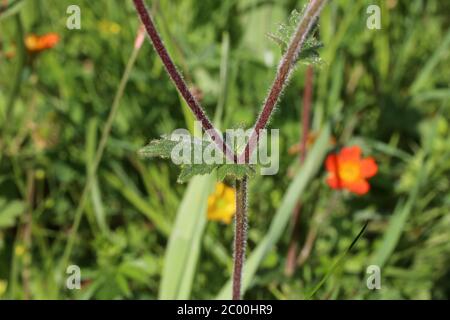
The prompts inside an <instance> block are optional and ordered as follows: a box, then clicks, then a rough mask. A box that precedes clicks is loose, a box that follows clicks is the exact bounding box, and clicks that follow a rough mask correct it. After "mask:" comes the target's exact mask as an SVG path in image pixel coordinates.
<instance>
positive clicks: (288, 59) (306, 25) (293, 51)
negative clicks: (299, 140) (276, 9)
mask: <svg viewBox="0 0 450 320" xmlns="http://www.w3.org/2000/svg"><path fill="white" fill-rule="evenodd" d="M326 2H327V0H311V1H310V2H309V4H308V6H307V8H306V10H305V13H304V14H303V17H302V19H301V20H300V22H299V24H298V26H297V28H296V31H295V32H294V34H293V36H292V38H291V41H290V43H289V46H288V48H287V50H286V52H285V54H284V55H283V57H282V59H281V62H280V64H279V66H278V69H277V74H276V76H275V80H274V82H273V84H272V87H271V88H270V90H269V94H268V95H267V97H266V99H265V100H264V105H263V108H262V111H261V113H260V114H259V116H258V119H257V120H256V123H255V125H254V127H253V132H252V135H251V137H250V139H249V141H248V143H247V145H246V147H245V149H244V151H243V152H242V153H241V154H240V155H239V157H238V159H239V161H247V159H250V156H251V154H252V152H253V151H254V149H255V147H256V145H257V143H258V138H259V131H260V130H262V129H264V128H265V127H266V125H267V123H268V121H269V120H270V118H271V115H272V113H273V111H274V108H275V106H276V105H277V103H278V100H279V98H280V96H281V93H282V92H283V90H284V88H285V87H286V84H287V83H288V79H289V78H290V76H291V74H292V71H293V69H294V65H295V62H296V61H297V58H298V56H299V54H300V52H301V49H302V47H303V44H304V43H305V41H306V38H307V37H308V34H309V32H310V31H311V29H312V26H313V25H314V23H315V22H316V20H317V18H318V16H319V14H320V12H321V11H322V8H323V6H324V5H325V3H326Z"/></svg>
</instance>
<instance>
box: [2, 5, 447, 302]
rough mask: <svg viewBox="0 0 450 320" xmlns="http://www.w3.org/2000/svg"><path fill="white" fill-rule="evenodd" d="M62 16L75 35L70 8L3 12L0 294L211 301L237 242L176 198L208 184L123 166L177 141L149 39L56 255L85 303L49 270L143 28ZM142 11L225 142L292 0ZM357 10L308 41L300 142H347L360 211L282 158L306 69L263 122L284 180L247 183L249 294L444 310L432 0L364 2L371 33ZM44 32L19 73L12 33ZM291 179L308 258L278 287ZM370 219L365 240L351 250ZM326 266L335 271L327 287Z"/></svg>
mask: <svg viewBox="0 0 450 320" xmlns="http://www.w3.org/2000/svg"><path fill="white" fill-rule="evenodd" d="M9 2H12V3H15V2H14V1H9ZM75 2H76V3H77V4H78V5H79V6H80V7H81V10H82V11H81V12H82V29H81V30H68V29H66V26H65V20H66V17H67V15H66V8H67V7H68V6H69V5H71V4H73V1H68V0H67V1H66V0H61V1H27V0H24V1H17V4H19V5H18V6H16V5H15V6H14V10H13V11H11V12H9V13H8V16H5V17H1V18H0V283H6V285H7V287H6V291H5V293H4V294H3V296H2V298H18V299H22V298H25V297H27V296H29V297H31V298H35V299H38V298H40V299H48V298H59V299H67V298H76V299H94V298H95V299H111V298H113V299H115V298H138V299H156V298H158V297H164V296H166V294H167V296H171V297H173V295H174V294H176V292H177V289H174V288H183V290H180V291H179V292H180V297H182V298H199V299H206V298H214V297H216V296H217V295H218V294H219V293H220V292H221V290H225V289H223V288H226V287H224V286H225V285H226V283H227V281H228V280H229V278H230V274H231V266H232V260H231V259H232V250H231V242H232V238H233V230H232V229H233V228H232V226H231V225H222V224H220V223H217V222H208V221H207V220H206V214H205V212H204V211H203V210H204V208H203V207H202V206H201V201H206V200H204V199H203V200H199V201H190V200H189V199H193V198H195V197H196V192H194V191H195V190H197V189H198V188H199V187H198V186H199V185H202V188H205V189H208V188H209V190H211V191H212V190H213V187H211V186H209V185H208V183H210V182H211V181H213V180H210V178H211V177H210V176H209V175H205V176H200V177H195V178H193V180H205V181H203V182H202V183H200V182H197V183H195V184H194V186H192V184H193V183H194V182H195V181H193V180H190V182H189V183H188V184H186V185H185V184H176V183H175V182H176V181H177V179H178V176H179V169H178V168H176V166H175V165H173V164H171V163H170V162H168V161H164V160H159V159H152V160H151V161H147V160H145V161H143V160H142V159H141V158H140V156H139V155H138V150H139V149H141V147H142V146H144V145H145V144H146V142H148V140H147V139H148V138H149V137H159V136H161V135H163V134H165V133H167V132H171V131H172V130H174V129H176V128H191V127H192V123H191V122H190V121H191V120H192V119H189V117H185V116H184V115H183V113H182V112H179V110H180V109H181V108H183V105H182V103H181V102H180V98H179V96H178V94H177V92H176V90H175V89H174V88H173V86H172V85H171V83H170V81H169V79H168V77H167V75H166V73H165V72H164V69H163V66H162V65H161V63H160V61H159V60H158V59H157V57H156V56H155V54H154V52H153V49H152V48H151V46H150V45H149V44H148V43H145V44H144V46H143V48H142V50H141V51H140V53H139V56H138V59H137V62H136V65H135V66H134V68H133V70H132V72H131V75H130V79H129V82H128V84H127V87H126V90H125V94H124V95H123V97H122V99H121V101H120V109H119V111H118V114H117V117H116V118H115V121H114V125H113V130H112V133H111V136H110V137H109V139H108V141H107V145H106V149H105V153H104V156H103V158H102V160H101V162H100V165H99V169H98V172H97V174H96V176H95V178H96V179H95V180H96V181H95V182H94V183H93V186H92V192H90V193H89V196H88V199H87V205H86V206H85V208H84V210H83V217H82V219H81V223H80V227H79V229H78V232H77V233H76V237H75V246H74V250H73V253H72V255H71V256H70V259H69V260H70V263H71V264H77V265H79V266H80V267H81V270H82V289H81V290H68V289H66V288H65V286H64V277H65V274H64V273H63V274H62V275H61V273H59V270H61V269H60V268H61V266H60V265H59V263H60V261H61V258H62V255H63V253H64V249H65V246H66V243H67V237H68V233H69V231H70V230H71V227H72V226H73V221H74V212H75V210H76V208H77V205H78V203H79V201H80V196H81V193H82V190H83V187H84V185H85V183H86V177H87V172H88V171H89V170H90V169H89V168H91V166H92V165H93V162H94V155H95V151H96V149H97V148H98V145H99V139H100V138H99V137H100V136H101V132H102V130H103V128H104V125H105V121H106V118H107V115H108V112H109V110H110V106H111V105H112V103H113V96H114V93H115V92H116V90H117V88H118V85H119V82H120V79H121V75H122V74H123V72H124V70H125V66H126V63H127V60H128V59H129V56H130V54H131V52H132V50H133V43H134V38H135V34H136V30H137V28H138V21H137V19H136V15H135V11H134V8H133V6H132V4H131V1H119V0H110V1H87V0H78V1H75ZM147 3H148V4H149V5H150V4H151V5H152V7H153V10H154V12H155V14H154V15H155V18H156V23H157V25H158V28H159V29H160V30H161V32H162V36H163V38H164V40H165V43H166V45H167V46H168V48H169V51H170V53H171V54H172V55H173V57H174V60H175V61H176V64H177V65H178V66H179V69H180V70H181V71H182V73H183V75H184V78H185V79H186V80H187V81H188V83H189V84H191V86H193V87H196V88H197V89H198V90H199V92H201V96H202V104H203V105H204V106H205V108H206V110H207V112H208V113H209V114H211V115H212V114H214V113H215V111H216V110H217V106H218V105H220V103H219V102H218V101H222V102H221V103H222V104H223V110H222V111H223V112H222V116H221V125H220V127H221V128H228V127H230V126H232V125H233V124H235V123H239V125H241V126H242V127H249V126H251V125H252V120H253V119H254V117H255V116H256V115H257V114H258V112H259V110H260V104H261V101H262V99H263V98H264V96H265V95H266V93H267V92H266V90H267V88H268V87H269V86H270V83H271V81H272V80H273V75H274V73H275V71H276V67H277V66H276V62H277V61H278V60H279V58H280V56H281V54H282V52H281V51H280V48H279V46H278V45H277V44H276V43H274V42H273V41H271V40H270V39H268V37H267V34H276V32H277V28H278V25H279V24H280V23H284V24H286V22H287V21H288V20H289V16H290V14H291V12H292V11H293V10H294V9H301V8H303V6H304V5H305V1H300V0H298V1H297V0H281V1H260V0H229V1H215V0H205V1H199V0H175V1H157V0H156V1H147ZM371 4H373V1H368V0H362V1H346V0H334V1H331V2H330V3H329V5H328V6H327V7H326V8H325V9H324V11H323V14H322V15H321V19H320V23H319V25H318V27H317V30H316V32H315V36H316V39H317V40H318V41H320V43H321V44H322V46H321V47H320V48H315V50H317V52H318V53H319V54H320V57H321V60H322V61H323V62H322V63H321V64H320V68H316V69H315V81H314V98H313V107H312V114H313V119H312V128H311V130H312V131H313V132H315V133H320V132H323V130H324V129H325V128H326V127H327V126H329V128H330V135H332V136H333V137H334V140H335V141H336V144H337V145H336V147H342V146H348V145H359V146H360V147H361V148H362V150H363V153H364V154H365V155H371V156H373V157H374V158H375V159H376V161H377V163H378V165H379V172H378V173H377V175H376V176H375V177H374V178H373V179H372V180H371V186H372V188H371V190H370V192H369V193H368V194H367V195H365V196H361V197H359V196H356V195H352V194H349V193H346V192H340V191H335V190H331V189H330V188H329V187H328V186H327V184H326V172H325V168H324V165H323V162H322V161H323V159H324V157H325V154H323V156H321V157H319V156H318V157H317V159H318V160H317V163H314V165H312V164H311V167H310V168H312V169H310V170H311V171H302V168H300V167H299V164H298V162H299V161H298V159H297V157H296V156H295V155H290V154H289V153H288V149H289V148H290V147H291V146H292V145H295V144H297V143H298V140H299V138H298V137H299V132H301V126H300V124H299V123H300V119H299V118H300V113H301V110H300V108H301V96H300V94H299V93H300V92H302V88H303V87H304V76H303V75H304V71H305V68H304V66H303V65H299V66H298V67H297V70H296V72H295V73H294V74H293V76H292V78H291V80H290V84H289V86H288V87H287V88H286V90H285V92H284V96H283V99H282V100H281V102H280V103H279V107H278V109H277V113H276V115H275V117H273V119H272V121H271V123H270V127H271V128H279V129H280V141H281V144H280V171H279V173H278V174H277V175H275V176H266V177H263V178H261V177H258V176H255V177H254V178H253V179H252V182H251V183H250V185H249V189H250V190H251V194H252V196H251V197H250V199H249V207H250V212H251V215H250V217H249V225H250V226H251V228H250V232H249V241H248V246H249V248H248V255H249V261H248V262H250V263H249V265H250V266H252V268H254V269H252V270H250V271H251V274H252V277H251V278H249V282H248V283H247V290H246V294H245V298H248V299H297V298H306V297H308V295H309V294H310V293H311V292H313V291H314V289H315V288H316V287H317V285H318V284H319V283H321V280H322V279H324V277H326V276H327V275H329V277H327V279H326V281H325V282H324V283H323V285H322V286H321V287H320V288H319V289H318V290H317V292H316V293H315V295H314V297H313V298H315V299H335V298H340V299H394V298H395V299H431V298H435V299H448V298H449V297H450V286H449V283H450V281H449V279H450V271H449V268H448V266H449V265H450V258H449V257H450V245H449V244H450V241H449V240H450V234H449V232H448V230H449V227H450V217H449V215H448V212H449V208H450V198H449V190H450V185H449V181H450V179H449V177H450V161H449V159H450V142H449V136H450V129H449V125H448V122H449V119H450V102H449V101H450V99H449V98H450V88H449V81H448V75H449V73H450V60H449V59H450V56H449V54H448V52H449V49H450V40H449V39H450V31H449V28H450V25H449V23H448V15H449V13H450V8H449V5H448V3H447V2H446V1H439V0H428V1H423V0H411V1H404V0H397V1H378V4H379V5H380V6H381V9H382V12H381V14H382V29H381V30H369V29H367V28H366V18H367V14H366V8H367V6H368V5H371ZM0 6H1V4H0ZM17 13H20V19H17V17H18V15H17ZM0 15H1V13H0ZM21 32H23V35H21ZM48 32H56V33H58V34H59V35H60V37H61V40H60V43H59V44H58V45H56V46H55V47H54V48H52V49H50V50H48V51H45V52H42V53H40V54H39V55H38V56H35V57H32V56H30V55H28V54H25V55H24V56H23V58H24V59H23V67H21V66H22V63H21V50H22V49H21V47H22V46H21V45H20V39H22V38H23V36H24V35H25V34H30V33H33V34H45V33H48ZM226 38H228V39H229V47H228V51H227V54H224V50H223V48H226V45H224V44H226V41H225V40H224V39H226ZM11 52H15V56H14V57H12V58H8V57H7V56H8V55H6V53H11ZM224 61H225V63H224ZM223 79H225V80H226V81H225V82H224V81H223ZM16 80H17V81H16ZM16 83H19V84H20V86H19V88H20V90H18V91H17V90H15V84H16ZM11 100H13V108H11V112H10V113H9V116H8V118H7V119H5V117H4V115H5V114H6V109H7V108H8V107H7V106H8V105H9V104H10V101H11ZM313 145H314V144H313ZM317 146H318V145H317V144H316V145H314V146H311V148H317ZM327 148H328V149H329V150H331V148H333V147H332V146H331V145H328V147H327ZM310 150H313V149H310ZM311 154H312V151H311ZM319 159H322V160H319ZM316 166H317V168H316ZM313 169H314V170H313ZM216 171H217V170H216ZM302 172H303V173H302ZM213 175H214V173H213ZM299 176H302V177H303V178H299ZM305 176H308V177H307V178H305ZM213 178H215V177H213ZM299 179H301V180H302V181H303V180H304V181H305V182H302V183H299ZM206 180H209V181H206ZM228 180H229V179H227V178H225V181H228ZM303 183H305V185H303ZM298 185H300V186H301V189H302V190H304V192H302V193H301V200H302V203H304V206H303V208H302V216H301V221H300V227H301V233H300V239H299V246H300V247H301V248H304V247H305V245H306V247H308V243H309V242H308V239H307V234H308V232H309V231H311V230H313V231H315V232H316V236H315V237H314V241H313V243H312V247H311V250H310V251H309V253H308V255H307V258H306V260H305V262H304V263H303V264H302V265H301V266H299V267H298V268H297V270H296V272H295V273H294V275H293V276H292V277H287V276H285V275H284V264H285V260H286V253H287V248H288V245H289V240H290V238H289V235H290V232H289V231H290V225H289V218H290V212H289V211H290V210H289V209H290V208H291V205H290V204H291V203H293V201H294V200H298V198H299V193H298V192H299V191H300V190H299V189H296V188H295V186H298ZM293 186H294V187H293ZM288 198H289V199H291V198H292V199H293V200H289V201H288V200H286V199H288ZM294 202H295V201H294ZM202 211H203V212H202ZM180 212H183V214H180ZM30 217H31V218H30ZM366 220H370V222H369V224H368V226H367V229H366V231H365V233H364V234H363V235H362V236H361V237H360V239H359V240H358V242H357V243H356V244H355V245H354V246H353V248H352V250H351V251H349V252H346V250H347V248H349V247H350V245H351V244H352V241H353V240H354V239H355V236H356V235H357V234H358V232H359V231H360V230H361V226H362V225H363V224H364V223H363V221H366ZM184 226H189V228H187V227H186V228H184ZM191 227H192V228H191ZM200 229H201V230H200ZM180 232H183V233H180ZM27 234H29V235H30V236H29V237H28V236H26V235H27ZM199 234H200V235H201V236H198V237H195V235H199ZM186 239H188V240H186ZM268 239H269V240H268ZM182 245H183V246H187V247H190V248H193V252H194V254H193V255H192V256H188V257H184V258H183V259H185V260H184V261H185V262H184V263H185V264H184V265H183V266H189V268H186V269H183V270H182V271H183V277H180V279H174V281H178V280H179V282H177V283H175V284H173V283H168V282H167V279H168V278H167V276H166V275H169V276H172V275H173V274H174V273H175V272H178V271H177V270H172V269H171V268H170V266H172V267H173V268H178V269H180V268H181V267H182V265H178V264H176V265H175V264H173V263H168V262H167V261H169V260H170V259H177V258H180V259H181V257H177V255H176V252H171V253H170V256H171V258H169V257H168V256H167V254H168V252H169V248H170V247H173V248H176V249H177V248H178V249H179V248H181V247H180V246H182ZM19 249H20V250H19ZM180 250H181V249H180ZM345 252H346V254H345V257H344V258H343V259H342V260H339V258H340V257H341V256H342V254H343V253H345ZM196 255H198V256H200V257H201V259H200V260H198V261H200V262H198V263H196V264H194V263H193V262H192V260H191V259H194V256H196ZM254 257H255V258H254ZM194 260H195V259H194ZM172 261H173V260H172ZM336 261H338V262H339V268H336V269H334V271H333V272H332V274H329V273H330V269H332V267H333V266H334V265H335V263H336ZM371 264H380V265H382V267H381V271H382V289H381V290H374V291H371V290H368V289H367V287H366V278H367V274H366V268H367V267H368V266H369V265H371ZM63 269H64V268H63ZM27 271H28V272H29V273H28V274H29V275H30V276H29V277H28V278H27V276H26V275H27ZM250 271H247V272H250ZM24 275H25V276H24ZM178 275H180V274H178ZM61 277H62V278H61ZM163 278H164V279H163ZM162 286H165V288H164V290H163V289H162ZM166 289H167V290H166ZM174 292H175V293H174Z"/></svg>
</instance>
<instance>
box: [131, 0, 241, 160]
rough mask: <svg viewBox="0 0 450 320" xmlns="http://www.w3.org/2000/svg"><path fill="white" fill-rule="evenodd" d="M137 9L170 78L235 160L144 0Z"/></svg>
mask: <svg viewBox="0 0 450 320" xmlns="http://www.w3.org/2000/svg"><path fill="white" fill-rule="evenodd" d="M133 2H134V5H135V7H136V10H137V12H138V14H139V17H140V18H141V21H142V23H143V24H144V26H145V29H146V30H147V33H148V35H149V37H150V40H151V42H152V44H153V47H154V48H155V51H156V52H157V53H158V55H159V57H160V58H161V60H162V63H163V64H164V67H165V68H166V70H167V73H168V74H169V76H170V78H171V79H172V81H173V83H174V84H175V86H176V88H177V89H178V91H179V92H180V94H181V95H182V96H183V98H184V100H185V101H186V103H187V104H188V106H189V108H190V109H191V111H192V112H193V113H194V115H195V117H196V118H197V120H198V121H200V123H201V124H202V127H203V129H204V130H205V131H206V132H207V133H208V134H209V135H210V136H211V139H212V140H213V141H214V142H215V143H216V145H217V146H218V148H219V149H220V150H221V151H222V152H223V153H224V154H225V156H226V157H227V158H228V159H230V160H232V161H233V162H235V154H234V152H233V151H232V150H231V149H230V148H229V146H228V145H227V144H226V143H225V142H224V140H223V139H222V136H221V135H220V133H219V132H218V131H217V130H216V128H214V126H213V124H212V122H211V121H210V120H209V119H208V116H207V115H206V113H205V111H204V110H203V108H202V107H201V105H200V103H199V102H198V101H197V99H195V97H194V95H193V94H192V93H191V91H190V90H189V88H188V86H187V84H186V82H185V81H184V80H183V77H182V76H181V74H180V72H178V70H177V68H176V66H175V64H174V63H173V61H172V58H171V57H170V55H169V52H168V51H167V49H166V47H165V46H164V43H163V42H162V40H161V36H160V35H159V33H158V30H156V26H155V24H154V22H153V19H152V17H151V16H150V14H149V12H148V10H147V8H146V7H145V4H144V2H143V0H133Z"/></svg>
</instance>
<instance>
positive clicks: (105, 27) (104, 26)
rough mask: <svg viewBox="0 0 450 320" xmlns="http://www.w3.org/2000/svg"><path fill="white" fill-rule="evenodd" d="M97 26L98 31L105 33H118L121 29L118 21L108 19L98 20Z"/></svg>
mask: <svg viewBox="0 0 450 320" xmlns="http://www.w3.org/2000/svg"><path fill="white" fill-rule="evenodd" d="M99 28H100V31H101V32H102V33H105V34H118V33H119V32H120V31H121V29H122V28H121V27H120V25H119V24H118V23H115V22H112V21H108V20H102V21H100V22H99Z"/></svg>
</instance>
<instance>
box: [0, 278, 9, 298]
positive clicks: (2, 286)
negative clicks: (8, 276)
mask: <svg viewBox="0 0 450 320" xmlns="http://www.w3.org/2000/svg"><path fill="white" fill-rule="evenodd" d="M7 286H8V285H7V282H6V281H5V280H0V298H1V297H2V296H3V295H4V294H5V292H6V288H7Z"/></svg>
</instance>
